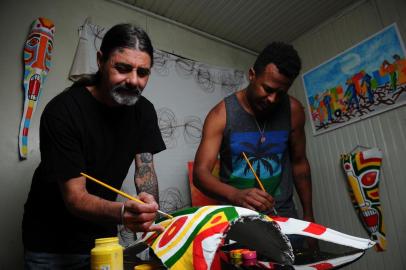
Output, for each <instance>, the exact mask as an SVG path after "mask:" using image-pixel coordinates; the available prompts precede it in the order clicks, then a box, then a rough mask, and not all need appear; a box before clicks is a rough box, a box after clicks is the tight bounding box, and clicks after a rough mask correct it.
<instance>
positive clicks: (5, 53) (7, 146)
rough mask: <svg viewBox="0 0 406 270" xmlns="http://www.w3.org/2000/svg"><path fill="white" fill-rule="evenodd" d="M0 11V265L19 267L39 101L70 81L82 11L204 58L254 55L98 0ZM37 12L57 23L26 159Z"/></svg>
mask: <svg viewBox="0 0 406 270" xmlns="http://www.w3.org/2000/svg"><path fill="white" fill-rule="evenodd" d="M0 15H1V16H0V23H1V25H2V26H3V27H2V32H3V34H2V44H3V48H2V50H1V51H0V59H2V65H0V81H1V85H2V86H1V87H0V123H1V129H0V138H1V141H0V172H1V177H0V216H1V220H2V221H1V223H0V239H1V242H2V244H1V245H0V269H22V265H23V264H22V258H23V257H22V256H23V249H22V240H21V219H22V213H23V205H24V202H25V200H26V197H27V193H28V190H29V187H30V183H31V177H32V174H33V171H34V169H35V168H36V166H37V165H38V163H39V157H40V153H39V150H38V146H39V137H38V126H39V119H40V115H41V112H42V110H43V108H44V105H45V104H46V103H47V102H48V101H49V100H50V99H51V98H52V97H54V96H55V95H56V94H57V93H59V92H60V91H61V90H63V89H64V88H65V87H67V86H69V85H70V84H71V83H70V81H68V80H67V75H68V73H69V69H70V65H71V63H72V59H73V56H74V53H75V49H76V45H77V41H78V34H77V29H78V27H79V26H80V25H82V23H83V22H84V20H85V18H86V17H88V16H90V17H91V20H92V22H94V23H96V24H99V25H105V26H111V25H114V24H116V23H121V22H132V23H136V24H138V25H140V26H141V27H144V28H145V29H146V30H147V32H148V33H149V34H150V37H151V39H152V42H153V45H154V46H155V47H156V48H158V49H161V50H166V51H169V52H173V53H175V54H178V55H182V56H184V57H188V58H191V59H194V60H198V61H202V62H206V63H209V64H213V65H218V66H224V67H233V68H237V69H240V70H247V69H248V67H249V66H250V65H251V64H252V63H253V61H254V56H252V55H250V54H247V53H245V52H242V51H240V50H238V49H235V48H231V47H230V46H226V45H224V44H221V43H219V42H215V41H212V40H209V39H207V38H203V37H201V36H198V35H196V34H193V33H191V32H189V31H187V30H184V29H181V28H179V27H176V26H173V25H170V24H167V23H163V22H161V21H159V20H157V19H153V18H150V17H147V16H145V15H142V14H140V13H137V12H135V11H133V10H130V9H126V8H124V7H122V6H119V5H117V4H114V3H111V2H108V1H103V0H87V1H81V0H70V1H52V0H36V1H28V0H22V1H11V0H6V1H1V3H0ZM40 16H42V17H46V18H49V19H51V20H53V21H54V23H55V26H56V34H55V39H54V51H53V56H52V67H51V70H50V72H49V74H48V77H47V81H46V83H45V85H44V88H43V92H42V96H41V98H40V101H39V104H38V106H37V111H36V112H35V114H34V116H33V119H32V121H31V127H30V134H29V155H28V159H27V160H25V161H19V159H18V147H17V145H18V132H19V131H18V129H19V123H20V120H21V115H22V108H23V88H22V79H23V78H22V76H23V75H22V72H23V64H22V55H23V44H24V41H25V39H26V37H27V34H28V31H29V29H30V26H31V23H32V22H33V21H34V20H35V19H36V18H37V17H40ZM185 166H186V165H185ZM44 211H47V209H44ZM50 216H52V213H50ZM61 233H63V232H61ZM61 244H62V243H61Z"/></svg>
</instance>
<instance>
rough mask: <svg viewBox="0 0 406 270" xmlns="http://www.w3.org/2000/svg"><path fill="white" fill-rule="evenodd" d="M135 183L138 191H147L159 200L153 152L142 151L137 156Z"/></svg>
mask: <svg viewBox="0 0 406 270" xmlns="http://www.w3.org/2000/svg"><path fill="white" fill-rule="evenodd" d="M136 167H137V170H136V173H135V184H136V189H137V192H138V193H140V192H146V193H149V194H151V195H152V196H154V198H155V200H156V201H157V202H159V190H158V179H157V176H156V174H155V170H154V165H153V156H152V154H151V153H142V154H139V155H137V156H136Z"/></svg>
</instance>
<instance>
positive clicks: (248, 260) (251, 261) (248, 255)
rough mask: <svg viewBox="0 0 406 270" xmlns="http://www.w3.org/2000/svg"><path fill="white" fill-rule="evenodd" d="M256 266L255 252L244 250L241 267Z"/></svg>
mask: <svg viewBox="0 0 406 270" xmlns="http://www.w3.org/2000/svg"><path fill="white" fill-rule="evenodd" d="M256 264H257V252H256V251H255V250H246V251H244V252H243V253H242V265H243V266H253V265H256Z"/></svg>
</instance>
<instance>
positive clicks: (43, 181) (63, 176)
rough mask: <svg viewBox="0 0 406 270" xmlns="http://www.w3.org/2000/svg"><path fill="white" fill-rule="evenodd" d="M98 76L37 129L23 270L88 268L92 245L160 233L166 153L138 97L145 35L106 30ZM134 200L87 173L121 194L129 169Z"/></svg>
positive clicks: (66, 96)
mask: <svg viewBox="0 0 406 270" xmlns="http://www.w3.org/2000/svg"><path fill="white" fill-rule="evenodd" d="M97 61H98V67H99V70H98V72H97V73H96V74H95V75H94V76H92V77H91V78H88V79H84V80H81V81H79V82H77V83H75V84H73V85H72V86H71V87H70V88H68V89H67V90H65V91H63V92H62V93H61V94H59V95H57V96H56V97H55V98H53V99H52V100H51V101H50V102H49V103H48V104H47V106H46V108H45V110H44V112H43V114H42V117H41V124H40V150H41V163H40V165H39V166H38V168H37V169H36V171H35V173H34V176H33V180H32V185H31V189H30V192H29V195H28V199H27V202H26V204H25V209H24V218H23V242H24V249H25V269H89V268H90V256H89V254H90V250H91V249H92V248H93V246H94V241H95V239H96V238H103V237H112V236H116V235H117V224H122V225H123V226H125V227H126V228H127V229H129V230H131V231H132V232H139V231H153V230H158V231H160V230H163V228H162V227H161V226H158V225H153V221H154V219H155V217H156V212H157V210H158V204H157V202H158V201H159V198H158V182H157V177H156V174H155V170H154V163H153V155H154V154H155V153H158V152H160V151H162V150H164V149H165V144H164V142H163V140H162V137H161V133H160V130H159V127H158V124H157V115H156V112H155V109H154V106H153V105H152V104H151V103H150V102H149V101H148V100H147V99H146V98H145V97H143V96H142V95H141V93H142V91H143V89H144V88H145V86H146V85H147V82H148V79H149V75H150V73H151V67H152V64H153V48H152V45H151V41H150V39H149V37H148V35H147V34H146V33H145V32H144V31H143V30H142V29H140V28H138V27H135V26H133V25H130V24H119V25H116V26H114V27H113V28H111V29H110V30H109V31H108V32H107V33H106V35H105V36H104V38H103V41H102V44H101V47H100V51H99V52H98V53H97ZM133 160H135V165H136V173H135V177H134V182H135V186H136V189H137V192H138V194H139V195H138V198H139V199H140V200H142V201H144V202H145V204H140V203H137V202H134V201H130V200H128V201H125V202H124V203H121V202H117V201H116V197H117V195H116V194H115V193H113V192H111V191H110V190H108V189H106V188H105V187H102V186H99V185H97V184H95V183H93V182H88V181H86V179H85V178H84V177H83V176H81V174H80V173H81V172H84V173H87V174H88V175H91V176H93V177H95V178H97V179H101V180H102V181H104V182H106V183H107V184H109V185H110V186H113V187H115V188H117V189H120V188H121V185H122V183H123V181H124V178H125V176H126V175H127V172H128V169H129V167H130V165H131V163H132V162H133Z"/></svg>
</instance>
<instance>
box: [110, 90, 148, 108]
mask: <svg viewBox="0 0 406 270" xmlns="http://www.w3.org/2000/svg"><path fill="white" fill-rule="evenodd" d="M117 88H119V87H114V88H113V89H111V91H110V92H109V93H110V96H111V98H112V99H113V100H114V101H115V102H116V103H117V104H120V105H125V106H132V105H134V104H135V103H137V101H138V100H139V99H140V97H141V92H140V91H138V92H139V94H136V95H128V94H125V93H120V91H117Z"/></svg>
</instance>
